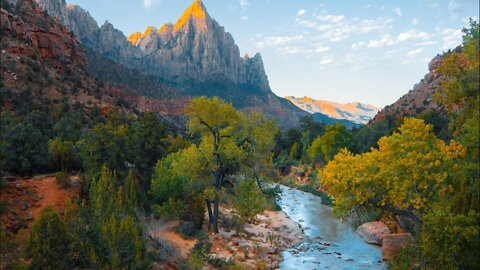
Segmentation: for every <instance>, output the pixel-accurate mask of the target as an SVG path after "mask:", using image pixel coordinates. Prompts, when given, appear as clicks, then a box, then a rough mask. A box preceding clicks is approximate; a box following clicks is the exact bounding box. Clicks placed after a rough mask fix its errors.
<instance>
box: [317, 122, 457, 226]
mask: <svg viewBox="0 0 480 270" xmlns="http://www.w3.org/2000/svg"><path fill="white" fill-rule="evenodd" d="M378 145H379V149H373V148H372V150H371V152H367V153H364V154H360V155H354V154H352V153H350V152H349V151H348V150H345V149H344V150H342V151H341V152H340V153H339V154H337V155H336V156H335V157H334V159H333V160H332V161H331V162H329V163H328V164H327V166H326V167H325V169H324V170H323V171H322V174H321V179H322V181H323V184H324V185H326V186H327V187H328V192H329V193H330V194H331V195H332V196H334V197H335V198H336V199H335V208H336V210H337V211H339V212H343V213H345V212H347V211H349V210H351V209H352V208H355V207H357V206H370V207H375V208H381V209H383V210H384V211H388V212H391V213H393V214H395V215H399V216H405V217H408V218H410V219H411V220H413V222H414V223H415V224H416V227H417V228H420V227H421V226H422V224H423V220H422V216H423V214H425V213H426V211H427V210H428V209H431V207H432V206H433V205H434V204H435V203H438V202H440V201H441V200H442V199H443V198H444V196H446V195H447V194H448V193H451V192H452V189H451V184H452V182H453V181H454V179H455V177H456V174H457V169H458V168H457V166H456V162H457V161H458V160H459V159H460V158H461V157H463V156H464V155H465V149H464V148H463V147H462V146H461V145H460V144H458V143H456V142H454V141H452V142H451V143H450V145H447V144H446V143H445V142H444V141H442V140H440V139H438V138H437V137H435V134H434V133H433V131H432V126H431V125H426V124H425V123H424V121H423V120H420V119H415V118H406V119H405V122H404V124H403V125H402V126H401V127H400V128H399V131H398V132H396V133H394V134H393V135H392V136H390V137H383V138H381V139H380V140H379V142H378Z"/></svg>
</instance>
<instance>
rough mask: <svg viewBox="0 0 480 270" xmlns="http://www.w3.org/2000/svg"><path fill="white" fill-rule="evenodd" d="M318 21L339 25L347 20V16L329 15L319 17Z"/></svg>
mask: <svg viewBox="0 0 480 270" xmlns="http://www.w3.org/2000/svg"><path fill="white" fill-rule="evenodd" d="M317 19H319V20H321V21H326V22H330V23H339V22H341V21H343V20H344V19H345V16H343V15H331V14H327V15H318V16H317Z"/></svg>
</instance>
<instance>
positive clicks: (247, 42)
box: [67, 0, 479, 107]
mask: <svg viewBox="0 0 480 270" xmlns="http://www.w3.org/2000/svg"><path fill="white" fill-rule="evenodd" d="M192 2H193V0H67V3H71V4H77V5H80V6H81V7H83V8H84V9H86V10H87V11H89V12H90V14H91V15H92V16H93V17H94V18H95V19H96V20H97V22H98V23H99V24H100V25H101V24H103V23H104V22H105V21H106V20H108V21H109V22H110V23H112V24H113V25H114V26H115V27H116V28H117V29H120V30H121V31H122V32H123V33H124V34H125V35H126V36H128V35H130V34H131V33H133V32H137V31H141V32H143V31H144V30H145V28H146V27H147V26H149V25H153V26H156V27H160V26H162V25H163V24H164V23H168V22H172V23H174V22H175V21H176V20H177V19H178V18H179V17H180V16H181V14H182V12H183V10H184V9H185V8H187V7H188V6H189V5H190V4H191V3H192ZM203 3H204V5H205V6H206V8H207V11H208V13H209V14H210V15H211V16H212V17H213V18H214V19H215V20H217V21H218V22H219V23H220V25H222V26H224V27H225V29H226V31H228V32H230V33H231V34H232V35H233V37H234V39H235V41H236V43H237V45H238V46H239V48H240V52H241V54H242V55H243V54H245V53H248V54H249V55H252V56H253V55H254V54H255V53H257V52H260V53H261V55H262V58H263V61H264V65H265V70H266V73H267V75H268V78H269V81H270V86H271V88H272V90H273V92H274V93H276V94H277V95H279V96H292V95H293V96H296V97H303V96H309V97H311V98H315V99H322V100H329V101H335V102H340V103H346V102H362V103H366V104H371V105H375V106H378V107H383V106H386V105H389V104H392V103H393V102H395V101H396V100H397V99H398V98H400V97H401V96H402V95H404V94H406V93H407V92H408V91H409V90H410V89H412V88H413V86H414V84H416V83H418V82H419V81H420V80H421V79H422V78H423V76H424V75H425V74H426V73H427V72H428V63H429V61H430V60H431V59H432V58H433V57H434V56H435V55H437V54H439V53H442V52H443V51H446V50H448V49H453V48H455V47H456V46H457V45H459V44H460V43H461V41H462V31H461V29H462V28H463V27H466V26H468V25H469V23H468V20H469V18H470V17H471V18H474V19H475V20H476V21H478V16H479V15H478V12H479V3H478V1H477V0H389V1H386V0H385V1H379V0H371V1H369V0H367V1H359V0H329V1H321V0H203Z"/></svg>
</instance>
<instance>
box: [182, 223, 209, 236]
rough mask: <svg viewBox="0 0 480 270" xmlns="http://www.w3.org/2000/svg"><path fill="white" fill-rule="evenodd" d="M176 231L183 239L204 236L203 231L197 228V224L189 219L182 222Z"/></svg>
mask: <svg viewBox="0 0 480 270" xmlns="http://www.w3.org/2000/svg"><path fill="white" fill-rule="evenodd" d="M176 231H177V232H178V233H179V234H180V235H181V236H182V237H183V238H185V239H194V238H202V237H204V236H205V235H204V234H203V231H201V230H199V228H198V226H197V224H195V223H193V222H190V221H186V222H182V224H181V225H180V226H179V227H178V228H177V230H176Z"/></svg>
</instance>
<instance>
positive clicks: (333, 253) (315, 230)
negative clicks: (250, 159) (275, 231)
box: [278, 186, 386, 270]
mask: <svg viewBox="0 0 480 270" xmlns="http://www.w3.org/2000/svg"><path fill="white" fill-rule="evenodd" d="M281 189H282V193H281V194H280V196H279V199H278V203H279V205H280V206H281V207H282V210H283V211H284V212H285V213H287V215H289V216H290V218H291V219H292V220H294V221H295V222H297V223H299V224H300V225H301V226H302V228H303V229H304V230H305V234H306V235H307V236H308V238H309V239H307V240H305V241H304V242H303V243H302V244H300V245H299V246H298V247H295V248H292V249H288V250H286V251H284V252H283V254H282V255H283V258H284V260H283V262H282V263H281V264H280V269H285V270H287V269H295V270H303V269H305V270H307V269H308V270H313V269H386V266H385V264H383V263H382V262H381V260H382V249H381V248H380V247H379V246H375V245H369V244H367V243H365V242H363V240H362V239H360V237H358V236H357V235H356V234H355V232H354V231H353V229H352V227H350V226H349V225H347V224H345V223H342V222H341V221H339V220H338V219H336V218H335V217H334V216H333V214H332V210H331V207H328V206H325V205H322V204H321V201H322V200H321V198H320V197H317V196H314V195H312V194H309V193H305V192H302V191H299V190H296V189H291V188H288V187H285V186H281Z"/></svg>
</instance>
